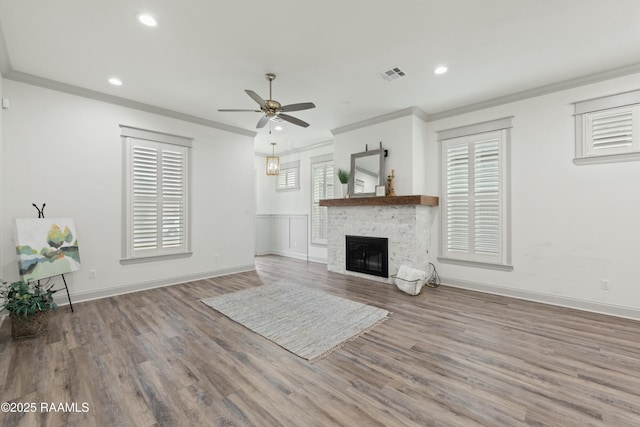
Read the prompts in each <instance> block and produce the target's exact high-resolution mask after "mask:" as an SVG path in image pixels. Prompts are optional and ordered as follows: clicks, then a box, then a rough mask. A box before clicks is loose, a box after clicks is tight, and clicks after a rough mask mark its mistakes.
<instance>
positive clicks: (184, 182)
mask: <svg viewBox="0 0 640 427" xmlns="http://www.w3.org/2000/svg"><path fill="white" fill-rule="evenodd" d="M126 130H128V129H126ZM124 131H125V129H124V127H123V133H124ZM136 131H137V132H136ZM140 132H143V133H142V134H141V133H140ZM127 133H128V134H133V135H135V136H140V135H142V136H144V137H145V138H149V137H150V136H152V137H155V138H156V139H161V140H169V141H171V142H170V143H168V142H163V141H154V140H150V139H142V138H136V137H134V136H125V135H123V140H124V147H125V190H126V191H125V193H126V195H125V210H126V213H125V221H124V224H125V227H124V228H125V229H124V233H123V234H124V236H125V243H124V245H123V249H124V251H123V252H124V256H123V257H124V259H137V258H148V257H157V256H169V255H176V254H184V253H187V252H188V251H189V233H188V230H189V224H188V218H189V217H188V188H189V187H188V176H189V172H188V171H189V145H190V140H188V139H185V138H182V137H174V136H172V135H165V134H155V133H153V132H150V131H140V130H134V131H132V130H128V132H127ZM149 134H151V135H149ZM176 138H177V139H176ZM175 142H177V143H175ZM187 142H188V144H187Z"/></svg>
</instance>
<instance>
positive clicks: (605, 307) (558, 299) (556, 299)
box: [440, 277, 640, 320]
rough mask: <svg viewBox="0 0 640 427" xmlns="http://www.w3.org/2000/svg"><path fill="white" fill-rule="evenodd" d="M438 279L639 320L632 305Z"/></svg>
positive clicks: (518, 297)
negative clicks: (626, 305)
mask: <svg viewBox="0 0 640 427" xmlns="http://www.w3.org/2000/svg"><path fill="white" fill-rule="evenodd" d="M440 281H441V283H442V285H444V286H451V287H453V288H461V289H468V290H471V291H478V292H484V293H487V294H493V295H502V296H505V297H511V298H517V299H521V300H526V301H532V302H539V303H543V304H549V305H555V306H559V307H566V308H573V309H576V310H582V311H588V312H591V313H598V314H605V315H608V316H615V317H622V318H625V319H632V320H640V310H639V309H637V308H633V307H625V306H621V305H614V304H605V303H601V302H594V301H587V300H582V299H578V298H569V297H563V296H559V295H551V294H545V293H542V292H532V291H525V290H519V289H511V288H505V287H502V286H495V285H489V284H486V283H478V282H472V281H467V280H458V279H453V278H450V277H441V278H440Z"/></svg>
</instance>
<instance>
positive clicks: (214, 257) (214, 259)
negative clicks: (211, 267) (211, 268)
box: [213, 254, 218, 262]
mask: <svg viewBox="0 0 640 427" xmlns="http://www.w3.org/2000/svg"><path fill="white" fill-rule="evenodd" d="M213 262H218V254H215V255H214V256H213Z"/></svg>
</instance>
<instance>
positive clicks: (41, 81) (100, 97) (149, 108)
mask: <svg viewBox="0 0 640 427" xmlns="http://www.w3.org/2000/svg"><path fill="white" fill-rule="evenodd" d="M4 78H6V79H8V80H14V81H17V82H21V83H27V84H30V85H33V86H39V87H43V88H45V89H51V90H55V91H58V92H64V93H68V94H70V95H76V96H81V97H83V98H89V99H93V100H96V101H101V102H106V103H109V104H115V105H119V106H121V107H127V108H133V109H135V110H140V111H145V112H147V113H152V114H158V115H160V116H165V117H170V118H173V119H178V120H182V121H185V122H190V123H195V124H198V125H202V126H207V127H210V128H214V129H219V130H223V131H226V132H231V133H236V134H239V135H244V136H249V137H251V138H255V136H256V135H257V132H253V131H250V130H247V129H243V128H239V127H236V126H231V125H226V124H224V123H220V122H216V121H213V120H209V119H203V118H202V117H197V116H192V115H190V114H185V113H180V112H178V111H173V110H169V109H166V108H161V107H156V106H154V105H151V104H145V103H143V102H138V101H133V100H131V99H127V98H122V97H119V96H115V95H109V94H106V93H103V92H98V91H96V90H91V89H86V88H83V87H80V86H74V85H70V84H67V83H62V82H59V81H56V80H51V79H47V78H44V77H40V76H34V75H33V74H28V73H23V72H21V71H14V70H9V71H8V72H7V73H6V75H4Z"/></svg>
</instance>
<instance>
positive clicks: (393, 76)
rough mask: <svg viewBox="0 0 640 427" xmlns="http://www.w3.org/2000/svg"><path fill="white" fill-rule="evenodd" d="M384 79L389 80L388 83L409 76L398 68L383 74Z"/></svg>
mask: <svg viewBox="0 0 640 427" xmlns="http://www.w3.org/2000/svg"><path fill="white" fill-rule="evenodd" d="M381 75H382V78H383V79H385V80H387V81H391V80H395V79H397V78H399V77H404V76H406V75H407V73H405V72H404V71H403V70H401V69H400V68H398V67H395V68H392V69H390V70H387V71H385V72H384V73H382V74H381Z"/></svg>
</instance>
